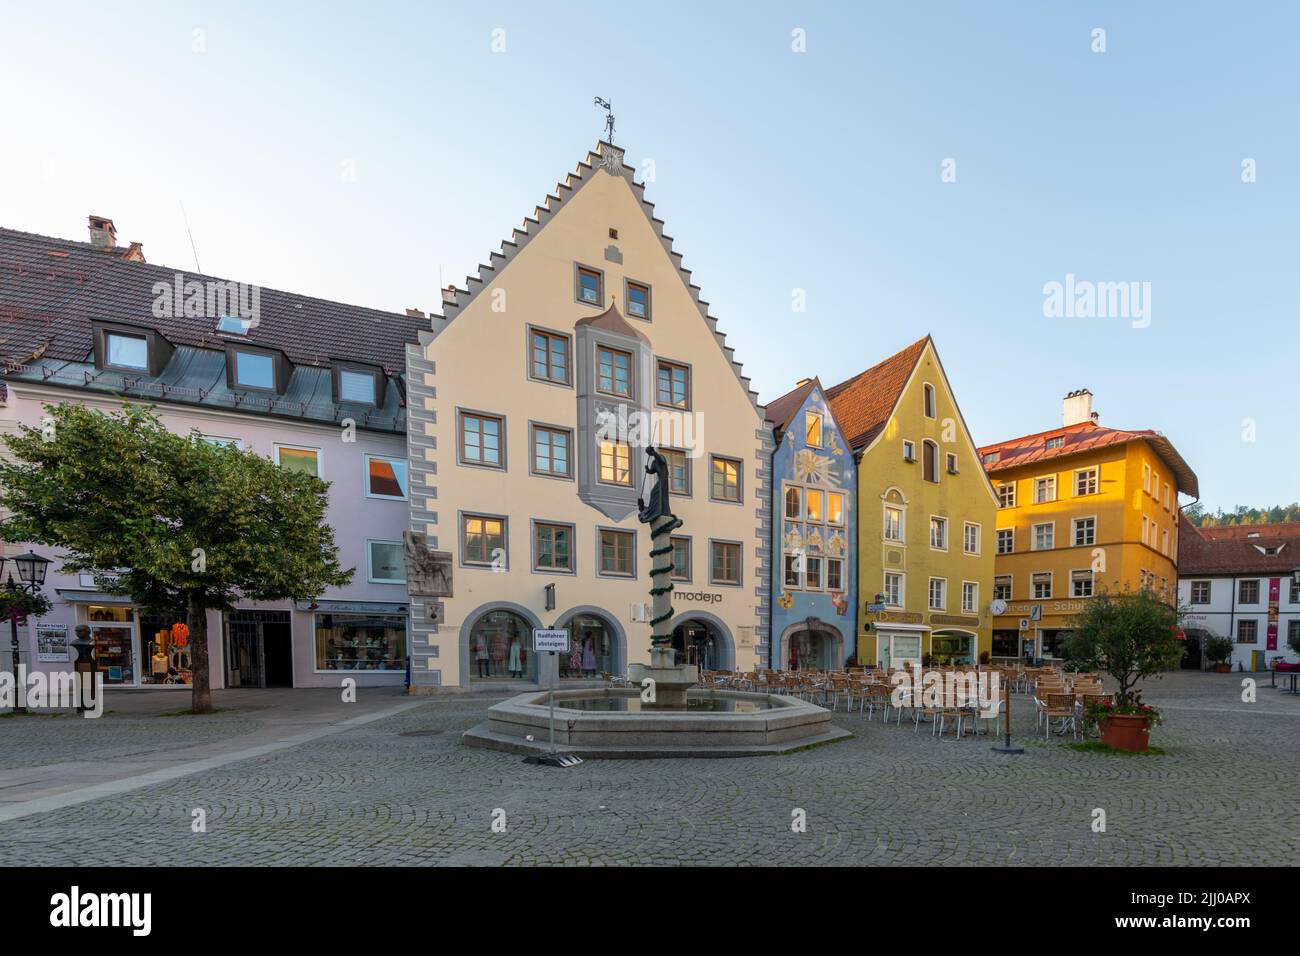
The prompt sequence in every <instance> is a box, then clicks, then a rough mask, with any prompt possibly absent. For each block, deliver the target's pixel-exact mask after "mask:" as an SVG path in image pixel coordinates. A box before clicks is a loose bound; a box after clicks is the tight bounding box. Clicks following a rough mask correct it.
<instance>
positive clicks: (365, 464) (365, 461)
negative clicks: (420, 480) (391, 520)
mask: <svg viewBox="0 0 1300 956" xmlns="http://www.w3.org/2000/svg"><path fill="white" fill-rule="evenodd" d="M372 459H378V460H379V461H399V462H401V463H402V467H403V468H404V469H405V474H404V477H405V479H406V493H405V494H403V495H401V496H400V497H398V496H397V495H377V494H374V493H373V492H372V491H371V490H370V462H371V460H372ZM361 487H362V489H363V490H364V491H365V494H366V497H367V498H372V499H374V500H375V501H409V500H410V497H411V462H410V460H409V459H406V458H398V457H397V456H395V455H371V454H365V455H362V456H361Z"/></svg>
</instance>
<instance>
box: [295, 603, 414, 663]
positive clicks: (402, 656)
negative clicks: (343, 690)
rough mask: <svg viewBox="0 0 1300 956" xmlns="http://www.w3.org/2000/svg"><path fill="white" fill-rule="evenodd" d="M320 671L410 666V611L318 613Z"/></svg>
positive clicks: (317, 655) (317, 634)
mask: <svg viewBox="0 0 1300 956" xmlns="http://www.w3.org/2000/svg"><path fill="white" fill-rule="evenodd" d="M315 625H316V669H317V670H318V671H400V670H405V669H406V615H404V614H321V613H318V614H317V615H316V616H315Z"/></svg>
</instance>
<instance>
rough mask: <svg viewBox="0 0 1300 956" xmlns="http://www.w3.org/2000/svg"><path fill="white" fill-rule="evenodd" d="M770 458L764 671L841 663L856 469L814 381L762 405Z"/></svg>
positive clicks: (851, 588) (848, 641)
mask: <svg viewBox="0 0 1300 956" xmlns="http://www.w3.org/2000/svg"><path fill="white" fill-rule="evenodd" d="M766 415H767V421H768V424H769V425H770V426H771V427H772V430H773V437H774V438H775V442H776V447H775V451H774V452H773V456H772V497H771V501H770V502H769V506H770V507H771V509H772V522H771V524H772V538H773V540H772V556H773V560H772V561H771V562H770V566H771V567H772V595H773V598H772V602H771V607H770V613H771V618H770V621H771V627H770V630H769V632H768V633H769V634H770V638H769V645H768V654H769V660H768V662H767V663H768V666H769V667H771V668H772V669H773V670H796V669H806V668H816V669H825V668H834V669H839V668H842V667H843V666H844V662H845V660H846V659H847V658H848V657H850V656H852V655H853V653H854V650H855V635H856V634H857V621H856V614H857V604H858V602H857V585H856V581H857V574H858V569H857V567H856V566H855V563H856V558H857V555H856V551H855V548H854V542H855V541H857V493H856V487H857V469H856V468H855V467H854V462H853V451H852V449H850V448H849V446H848V444H847V443H846V442H845V441H844V438H843V435H842V434H841V432H840V427H839V424H838V423H837V422H836V421H835V416H834V415H833V414H832V413H831V409H830V405H829V404H828V403H827V401H826V396H825V395H824V394H823V393H822V386H821V383H820V382H819V381H818V380H817V379H804V380H803V381H802V382H800V383H799V384H798V385H797V386H796V387H795V389H794V390H793V391H791V392H789V393H787V394H785V395H782V396H781V397H780V398H778V399H776V400H775V401H773V402H772V403H771V404H769V405H768V406H767V411H766Z"/></svg>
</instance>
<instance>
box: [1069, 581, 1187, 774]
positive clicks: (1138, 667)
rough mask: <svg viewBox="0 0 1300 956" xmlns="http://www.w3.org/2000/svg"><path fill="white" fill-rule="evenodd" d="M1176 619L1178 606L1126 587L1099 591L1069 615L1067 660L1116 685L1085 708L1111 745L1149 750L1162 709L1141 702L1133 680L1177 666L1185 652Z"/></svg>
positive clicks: (1177, 617)
mask: <svg viewBox="0 0 1300 956" xmlns="http://www.w3.org/2000/svg"><path fill="white" fill-rule="evenodd" d="M1179 618H1180V613H1179V610H1178V608H1176V607H1174V606H1173V605H1172V604H1166V603H1165V602H1164V601H1162V600H1160V599H1159V598H1157V597H1156V596H1155V595H1153V594H1150V593H1148V592H1145V591H1142V592H1139V593H1137V594H1134V593H1131V592H1128V591H1125V592H1122V593H1118V594H1108V593H1105V592H1103V593H1101V594H1098V595H1097V596H1095V597H1093V598H1092V599H1091V600H1089V601H1088V602H1087V604H1086V606H1085V607H1084V609H1083V610H1082V611H1080V612H1079V613H1078V614H1076V615H1075V616H1074V617H1073V618H1072V619H1071V621H1070V627H1071V628H1072V631H1073V633H1072V634H1071V636H1070V638H1069V640H1067V641H1066V643H1065V658H1066V660H1068V661H1071V662H1072V663H1074V664H1076V665H1077V666H1079V667H1080V668H1081V669H1084V668H1086V669H1089V670H1102V671H1105V672H1106V673H1107V674H1109V675H1110V676H1111V677H1112V678H1114V679H1115V681H1116V682H1117V683H1118V684H1119V690H1118V691H1117V692H1116V694H1115V696H1114V700H1113V701H1112V702H1111V703H1109V704H1102V705H1095V706H1094V707H1092V708H1091V709H1090V712H1089V715H1090V716H1092V717H1094V718H1095V719H1096V720H1097V721H1098V722H1099V723H1100V725H1101V732H1102V740H1103V741H1104V742H1105V743H1106V744H1108V745H1109V746H1112V747H1115V748H1117V749H1119V750H1138V751H1141V750H1146V749H1147V745H1148V742H1149V740H1150V734H1151V727H1152V726H1153V725H1154V724H1156V723H1158V722H1159V721H1160V713H1159V711H1157V710H1156V709H1155V708H1154V707H1151V706H1148V705H1146V704H1143V703H1142V698H1141V694H1140V693H1139V691H1138V690H1137V685H1138V684H1139V683H1140V682H1141V681H1142V680H1144V679H1146V678H1148V677H1154V676H1156V675H1158V674H1160V673H1161V672H1162V671H1166V670H1169V669H1171V668H1174V667H1177V666H1178V662H1179V660H1180V659H1181V658H1182V653H1183V652H1182V647H1181V646H1180V645H1179V642H1178V638H1177V636H1176V635H1177V631H1178V622H1179Z"/></svg>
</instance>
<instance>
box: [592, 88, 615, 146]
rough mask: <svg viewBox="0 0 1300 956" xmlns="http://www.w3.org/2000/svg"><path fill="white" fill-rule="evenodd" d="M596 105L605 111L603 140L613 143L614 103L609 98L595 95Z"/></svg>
mask: <svg viewBox="0 0 1300 956" xmlns="http://www.w3.org/2000/svg"><path fill="white" fill-rule="evenodd" d="M596 105H597V106H599V107H600V108H601V109H603V110H604V111H605V142H607V143H609V144H610V145H611V146H612V145H613V143H614V113H613V112H612V111H613V109H614V104H612V103H611V102H610V101H609V100H604V99H601V98H600V97H599V96H598V97H596Z"/></svg>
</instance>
